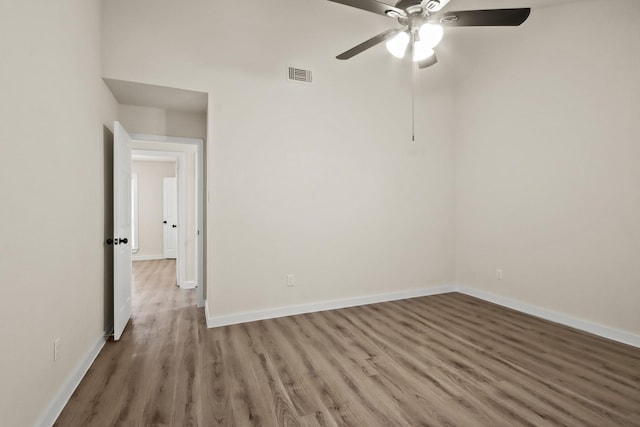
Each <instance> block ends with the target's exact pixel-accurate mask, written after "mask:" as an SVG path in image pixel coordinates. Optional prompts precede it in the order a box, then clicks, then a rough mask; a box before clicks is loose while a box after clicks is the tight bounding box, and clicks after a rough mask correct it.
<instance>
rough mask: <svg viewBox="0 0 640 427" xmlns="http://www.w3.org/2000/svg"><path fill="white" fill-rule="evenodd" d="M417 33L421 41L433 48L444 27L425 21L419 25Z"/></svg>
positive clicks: (442, 33)
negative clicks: (425, 22)
mask: <svg viewBox="0 0 640 427" xmlns="http://www.w3.org/2000/svg"><path fill="white" fill-rule="evenodd" d="M418 35H419V36H420V41H421V42H423V43H425V44H427V45H428V46H429V48H431V49H433V48H434V47H436V46H437V45H438V43H440V41H441V40H442V36H443V35H444V29H443V28H442V26H441V25H437V24H429V23H427V24H424V25H423V26H421V27H420V29H419V30H418Z"/></svg>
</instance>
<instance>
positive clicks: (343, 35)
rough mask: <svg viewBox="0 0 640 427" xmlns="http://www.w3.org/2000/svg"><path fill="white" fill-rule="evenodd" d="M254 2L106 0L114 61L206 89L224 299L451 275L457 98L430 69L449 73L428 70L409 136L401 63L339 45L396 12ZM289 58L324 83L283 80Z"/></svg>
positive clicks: (296, 298) (268, 302)
mask: <svg viewBox="0 0 640 427" xmlns="http://www.w3.org/2000/svg"><path fill="white" fill-rule="evenodd" d="M251 8H252V10H251V13H248V14H243V22H242V24H241V25H238V22H237V20H235V19H229V15H228V5H227V4H226V3H224V2H222V1H219V0H216V1H210V2H201V1H196V0H190V1H187V2H180V4H178V3H175V2H171V1H168V0H162V1H151V0H142V1H136V2H129V1H124V0H114V1H108V2H103V11H104V15H103V36H104V44H103V58H104V63H105V66H104V73H105V77H108V78H113V79H121V80H129V81H140V82H145V83H150V84H157V85H163V86H169V87H177V88H184V89H191V90H198V91H202V92H207V93H209V95H210V96H209V100H210V101H209V117H208V132H207V135H208V147H207V148H208V149H207V151H208V188H209V200H210V204H209V206H208V217H207V221H208V242H209V246H208V250H207V253H208V260H207V268H208V278H209V279H208V289H207V291H208V292H207V295H208V299H209V303H210V308H212V311H213V312H214V314H216V315H222V314H228V313H234V312H239V311H246V310H258V309H264V308H271V307H277V306H283V305H290V304H299V303H305V302H312V301H318V300H324V299H336V298H344V297H350V296H363V295H369V294H375V293H382V292H393V291H400V290H408V289H416V288H427V287H431V286H435V285H442V284H448V283H451V282H452V280H453V270H454V268H453V260H454V257H453V218H452V217H453V196H452V185H453V179H452V178H453V171H452V128H453V126H452V125H453V122H452V108H453V105H452V98H451V95H450V92H449V91H448V88H446V87H444V88H442V89H441V90H438V89H437V85H436V84H435V82H434V81H433V80H439V81H441V77H442V76H440V75H438V71H437V70H434V71H433V72H423V73H421V76H420V86H421V90H422V91H424V92H425V93H427V94H428V96H425V97H421V98H420V99H419V100H418V104H419V105H418V112H417V114H418V120H417V121H418V130H417V134H418V141H417V142H416V144H415V145H411V144H410V143H409V135H410V123H411V118H410V117H411V116H410V111H411V108H410V105H411V104H410V100H411V98H410V92H409V87H410V84H409V83H410V78H409V77H410V73H409V68H408V67H407V66H406V64H399V63H398V62H393V61H389V59H390V58H389V55H388V54H387V53H386V52H385V51H384V48H383V47H379V49H375V50H372V51H371V52H368V53H367V54H366V55H362V56H361V57H359V58H357V59H354V60H352V61H348V62H340V61H337V60H336V59H335V55H336V54H338V53H340V52H341V51H344V50H346V49H347V48H349V47H351V46H353V45H355V44H357V43H359V42H361V41H363V40H365V39H366V38H369V37H371V35H373V34H376V33H378V32H380V31H382V30H383V29H386V28H388V25H389V20H387V19H385V18H383V17H377V16H374V15H367V14H365V15H364V16H363V15H361V14H363V13H364V12H360V11H357V10H349V8H347V7H344V6H340V5H337V4H333V3H330V2H324V1H317V2H316V1H314V2H310V1H308V2H300V1H294V0H275V1H273V2H269V3H260V2H258V3H256V4H252V6H251ZM283 10H286V11H287V13H284V14H283V13H281V11H283ZM358 16H360V18H358ZM354 19H356V20H358V19H359V20H360V22H361V23H362V26H361V27H356V26H354V25H353V22H354ZM158 29H162V31H159V30H158ZM140 52H144V55H141V54H140ZM288 65H292V66H297V67H303V68H304V67H308V68H310V69H311V70H312V71H313V72H314V79H315V83H314V84H313V85H311V86H305V85H301V84H295V83H289V82H287V81H286V78H285V76H286V67H287V66H288ZM426 84H429V85H430V86H431V87H432V90H429V91H426V90H425V85H426ZM288 273H295V274H296V277H297V282H298V285H297V286H296V287H293V288H287V287H286V286H285V283H286V275H287V274H288Z"/></svg>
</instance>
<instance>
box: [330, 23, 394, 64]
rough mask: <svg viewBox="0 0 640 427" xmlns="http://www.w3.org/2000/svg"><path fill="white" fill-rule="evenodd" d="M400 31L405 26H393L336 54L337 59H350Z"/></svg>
mask: <svg viewBox="0 0 640 427" xmlns="http://www.w3.org/2000/svg"><path fill="white" fill-rule="evenodd" d="M400 31H403V28H393V29H391V30H387V31H384V32H382V33H380V34H378V35H377V36H374V37H371V38H370V39H369V40H367V41H365V42H362V43H360V44H359V45H358V46H356V47H352V48H351V49H349V50H347V51H346V52H343V53H341V54H340V55H338V56H336V58H337V59H349V58H351V57H354V56H356V55H357V54H359V53H362V52H364V51H365V50H367V49H369V48H371V47H373V46H375V45H377V44H379V43H382V42H384V41H387V40H389V39H390V38H391V37H393V36H395V35H396V34H398V33H399V32H400Z"/></svg>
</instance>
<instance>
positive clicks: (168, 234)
mask: <svg viewBox="0 0 640 427" xmlns="http://www.w3.org/2000/svg"><path fill="white" fill-rule="evenodd" d="M162 216H163V219H164V221H162V222H163V224H162V225H163V237H164V245H163V252H164V253H163V256H164V257H165V258H177V257H178V181H177V179H176V178H175V177H164V178H162Z"/></svg>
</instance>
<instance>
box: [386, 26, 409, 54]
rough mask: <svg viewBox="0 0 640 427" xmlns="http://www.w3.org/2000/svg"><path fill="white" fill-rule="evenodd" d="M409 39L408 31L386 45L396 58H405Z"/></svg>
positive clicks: (399, 34)
mask: <svg viewBox="0 0 640 427" xmlns="http://www.w3.org/2000/svg"><path fill="white" fill-rule="evenodd" d="M409 39H410V37H409V34H407V32H406V31H402V32H400V33H398V34H397V35H396V36H395V37H393V38H392V39H391V40H389V41H388V42H387V43H386V47H387V50H388V51H389V53H390V54H392V55H393V56H395V57H396V58H404V54H405V52H406V51H407V46H408V45H409Z"/></svg>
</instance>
